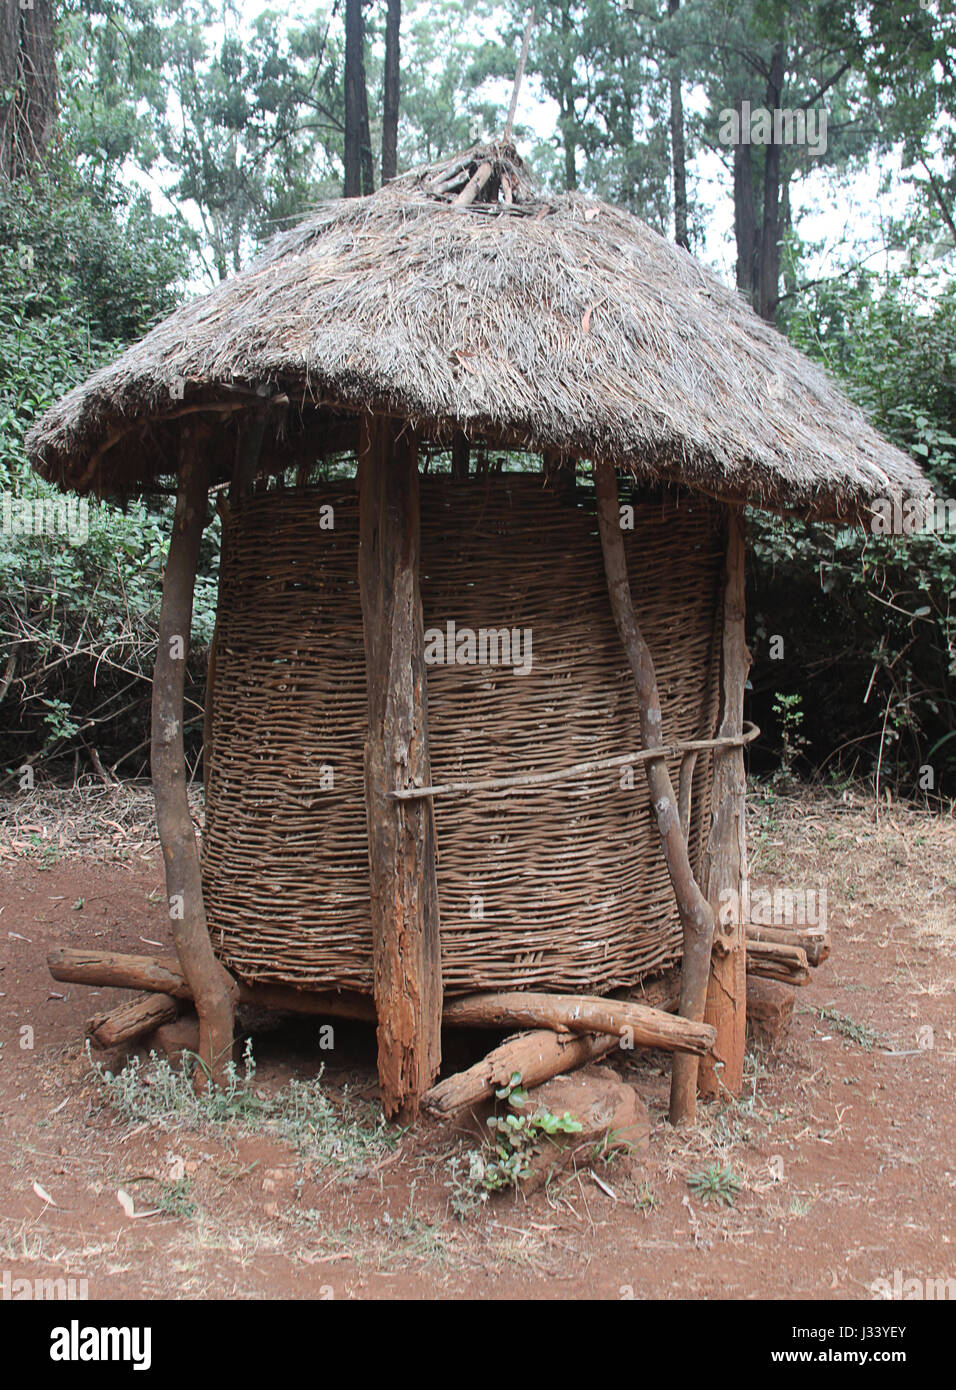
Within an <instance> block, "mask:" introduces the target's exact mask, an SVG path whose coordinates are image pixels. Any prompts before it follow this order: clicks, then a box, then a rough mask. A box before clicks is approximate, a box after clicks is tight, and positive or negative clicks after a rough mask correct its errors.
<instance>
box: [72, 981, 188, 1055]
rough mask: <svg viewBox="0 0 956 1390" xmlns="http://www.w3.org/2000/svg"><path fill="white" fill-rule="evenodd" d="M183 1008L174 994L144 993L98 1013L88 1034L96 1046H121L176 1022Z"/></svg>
mask: <svg viewBox="0 0 956 1390" xmlns="http://www.w3.org/2000/svg"><path fill="white" fill-rule="evenodd" d="M182 1007H183V1005H182V1001H181V1000H179V999H175V998H174V997H173V996H172V995H171V994H144V995H142V996H141V997H140V998H139V999H131V1000H128V1001H127V1002H126V1003H125V1004H120V1005H119V1007H118V1008H115V1009H110V1010H109V1011H108V1012H107V1013H100V1014H94V1015H93V1017H92V1018H91V1019H90V1021H89V1023H88V1024H87V1025H86V1032H87V1036H88V1037H89V1040H90V1042H91V1043H92V1044H93V1046H94V1047H101V1048H107V1047H118V1046H119V1044H120V1043H128V1042H133V1041H134V1040H135V1039H136V1038H141V1037H142V1036H143V1035H144V1034H145V1033H152V1032H153V1031H154V1030H155V1029H156V1028H159V1027H160V1026H161V1025H162V1024H164V1023H172V1021H173V1020H174V1019H176V1018H178V1017H179V1014H180V1011H181V1009H182Z"/></svg>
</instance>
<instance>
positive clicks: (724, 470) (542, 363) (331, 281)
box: [28, 146, 926, 518]
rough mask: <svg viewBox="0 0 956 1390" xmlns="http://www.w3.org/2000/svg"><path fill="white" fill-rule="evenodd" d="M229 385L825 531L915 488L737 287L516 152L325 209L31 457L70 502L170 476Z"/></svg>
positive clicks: (158, 334)
mask: <svg viewBox="0 0 956 1390" xmlns="http://www.w3.org/2000/svg"><path fill="white" fill-rule="evenodd" d="M483 176H484V178H485V181H484V183H483V184H482V186H481V187H480V189H477V192H476V186H477V183H478V182H479V181H480V180H481V179H482V177H483ZM469 195H473V196H472V199H471V201H465V200H466V199H468V197H469ZM237 387H240V388H243V389H248V390H251V391H254V390H259V391H260V393H261V392H263V391H270V390H271V391H281V392H284V393H287V394H288V395H289V396H290V397H291V399H292V402H293V406H294V407H298V408H301V409H303V410H305V409H307V408H309V407H313V408H314V407H319V408H320V409H328V410H330V411H331V410H334V409H339V410H341V409H343V408H344V409H347V410H373V411H381V412H388V413H392V414H397V415H400V416H404V417H408V418H409V419H410V420H411V421H412V422H413V423H414V424H415V425H416V427H418V428H419V429H420V430H421V431H422V433H423V435H424V436H425V437H426V438H431V439H441V438H447V436H448V433H449V432H450V431H451V430H452V429H454V428H464V429H465V430H466V431H467V432H468V433H469V434H470V435H471V436H472V437H474V438H478V437H481V438H484V439H487V440H489V441H492V442H494V443H495V444H498V445H502V446H504V445H511V446H513V447H521V448H526V449H530V450H535V451H538V450H542V451H543V450H554V451H557V452H559V453H560V454H563V455H567V456H574V457H582V458H589V459H598V458H603V459H607V460H610V461H612V462H614V463H615V464H617V465H619V466H621V467H624V468H629V469H630V470H632V471H633V473H634V475H635V476H636V477H638V478H643V479H647V480H649V481H654V480H670V481H677V482H681V483H684V484H685V485H687V486H689V487H692V488H695V489H698V490H700V491H702V492H706V493H709V494H711V495H712V496H716V497H720V498H726V499H732V500H744V499H746V500H749V501H751V502H753V503H755V504H757V505H761V506H765V507H767V508H770V509H772V510H779V511H784V510H796V511H801V512H804V513H806V514H808V515H814V516H818V517H830V518H837V517H841V516H852V515H859V514H860V513H862V512H865V510H866V508H867V505H868V503H869V502H870V501H871V500H872V499H873V498H874V497H877V496H886V495H892V494H903V495H916V494H921V493H923V492H925V490H926V484H925V482H924V480H923V478H922V475H921V474H920V471H919V469H918V468H917V467H916V465H915V464H914V463H913V462H912V461H911V460H910V459H908V458H907V457H906V456H905V455H904V454H903V453H901V452H900V451H899V450H897V449H895V448H893V447H891V446H890V445H889V444H888V443H886V441H885V440H883V439H882V438H881V437H880V436H879V435H878V434H877V433H876V431H875V430H874V429H873V428H872V426H871V425H870V424H869V423H868V422H867V420H866V419H865V417H864V416H863V415H862V414H861V412H860V411H858V410H857V409H855V408H854V407H853V406H851V405H850V404H849V403H848V402H847V400H846V399H845V398H844V396H842V395H841V394H840V392H839V391H838V390H836V389H835V387H834V386H833V385H832V384H831V383H830V381H829V380H828V378H827V377H826V375H825V373H824V372H823V371H822V370H821V369H820V368H819V367H817V366H815V365H813V364H812V363H810V362H809V361H807V360H806V359H805V358H804V357H802V356H801V355H800V354H799V353H798V352H796V351H794V350H793V349H792V348H791V347H790V346H788V344H787V343H786V341H785V340H784V339H783V338H782V337H781V336H780V335H779V334H778V333H777V332H775V331H774V330H773V329H772V328H770V327H769V326H768V325H767V324H765V323H764V322H762V321H761V320H760V319H759V318H758V317H757V316H756V315H755V314H754V313H753V312H752V310H751V309H750V308H749V306H748V305H747V304H745V302H744V301H743V299H742V298H741V297H740V296H739V295H738V294H737V293H736V292H735V291H732V290H729V289H728V288H726V287H725V286H724V285H723V284H721V282H720V281H719V280H718V279H717V278H716V277H715V276H713V275H712V274H710V273H709V272H708V271H707V270H705V269H704V268H703V267H702V266H701V265H700V264H699V263H698V262H697V261H696V260H695V259H694V258H693V257H692V256H690V255H688V254H687V253H685V252H684V251H682V250H680V249H678V248H676V247H674V246H672V245H670V244H669V243H667V242H666V241H664V240H663V239H662V238H661V237H660V236H658V235H656V234H655V233H654V232H652V231H651V230H650V229H649V228H648V227H646V226H645V225H644V224H643V223H641V222H639V221H638V220H637V219H636V218H634V217H632V216H631V215H630V214H628V213H626V212H623V211H621V210H619V209H617V208H614V207H611V206H609V205H608V204H606V203H601V202H598V201H596V200H595V199H593V198H589V197H587V196H583V195H581V194H570V195H566V196H560V197H543V196H541V195H539V194H538V193H537V192H536V191H535V189H534V187H533V185H532V184H531V183H530V182H529V180H528V178H527V175H526V173H525V170H524V169H523V167H522V165H521V163H520V161H519V160H518V159H517V156H516V155H515V153H514V150H513V149H512V148H511V147H510V146H492V147H488V148H486V149H478V148H476V149H474V150H471V151H469V152H468V153H467V154H465V155H463V156H461V157H460V158H458V159H457V160H454V161H451V162H450V163H448V164H446V165H444V166H440V167H433V168H430V169H422V170H417V171H414V172H412V173H409V174H406V175H404V176H403V177H401V178H399V179H397V180H395V181H394V182H393V183H391V184H389V185H388V186H387V187H385V188H383V189H381V190H380V191H379V192H378V193H376V194H374V195H373V196H371V197H368V198H361V199H353V200H348V201H345V200H341V201H336V202H330V203H327V204H325V205H323V206H321V207H319V208H318V209H317V211H316V212H315V213H314V214H313V215H312V216H311V217H309V218H308V219H307V220H306V221H304V222H303V223H302V224H301V225H300V226H298V227H296V228H295V229H294V230H292V231H289V232H286V233H284V234H282V235H280V236H278V237H277V238H276V239H275V240H274V241H273V242H272V243H271V245H270V246H269V248H268V249H267V250H266V252H265V254H264V255H263V256H262V258H261V259H260V260H259V261H258V262H257V263H256V264H255V265H253V266H252V267H251V268H250V269H249V270H246V271H245V272H243V273H241V274H239V275H236V276H235V277H234V278H233V279H231V280H227V281H226V282H224V283H223V284H221V285H219V286H217V288H216V289H214V290H213V291H211V292H210V293H209V294H207V295H205V296H204V297H202V298H199V299H196V300H194V301H193V302H192V303H190V304H187V305H186V306H185V307H183V308H182V309H179V310H178V311H177V312H176V313H174V314H172V315H171V316H170V317H169V318H168V319H167V320H166V321H165V322H164V323H162V324H160V325H159V326H158V327H157V328H155V329H153V331H152V332H150V333H149V334H148V335H147V336H146V337H145V338H144V339H143V340H142V341H141V342H140V343H138V344H136V345H135V346H134V347H132V348H130V349H129V350H128V351H127V352H125V353H124V354H123V355H122V356H121V357H120V358H119V360H118V361H117V362H115V363H114V364H113V365H111V366H109V367H106V368H104V369H102V370H100V371H98V372H96V373H95V374H94V375H93V376H91V377H90V379H89V380H88V381H87V382H86V383H85V384H84V385H83V386H80V387H78V388H77V389H75V390H73V391H71V392H70V393H69V394H68V395H67V396H65V397H64V399H63V400H62V401H60V402H59V404H58V405H56V406H55V407H54V408H53V409H52V410H50V411H49V412H48V413H47V415H46V416H45V417H44V418H43V419H42V420H41V421H40V422H39V424H37V425H36V426H35V427H34V428H33V430H32V431H31V432H30V435H29V436H28V449H29V451H30V455H31V458H32V461H33V462H34V465H35V466H36V467H37V468H38V469H39V470H40V471H41V472H42V473H43V474H44V475H45V476H46V477H47V478H50V479H52V480H54V481H55V482H57V483H59V484H60V485H61V486H63V487H65V488H66V487H74V488H78V489H79V490H81V491H88V490H93V491H97V492H100V493H107V492H111V491H117V490H118V491H134V490H136V488H138V487H143V486H149V485H151V484H152V483H153V482H154V481H155V480H156V478H157V477H159V476H161V475H162V474H168V473H170V472H171V471H172V468H173V463H174V460H175V434H176V431H177V430H178V429H179V427H180V422H181V420H182V419H183V418H184V416H183V411H184V410H186V409H187V408H189V407H191V406H192V407H194V406H196V405H199V404H202V403H206V404H210V403H212V402H214V401H218V402H223V401H225V400H229V399H231V400H232V402H233V403H235V402H236V396H235V395H234V394H233V395H232V396H230V392H233V393H234V392H235V390H236V388H237ZM163 417H167V420H166V423H163ZM169 417H173V418H172V419H171V420H170V419H169ZM187 418H193V419H195V418H196V417H195V416H191V417H187ZM200 418H201V416H200ZM212 418H216V417H215V416H213V417H212ZM220 418H222V417H220Z"/></svg>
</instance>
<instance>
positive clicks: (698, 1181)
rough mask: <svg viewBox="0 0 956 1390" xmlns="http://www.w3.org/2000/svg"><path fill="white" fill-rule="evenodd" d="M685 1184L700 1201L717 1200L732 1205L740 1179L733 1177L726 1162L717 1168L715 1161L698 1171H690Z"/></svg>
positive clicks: (724, 1204) (722, 1203) (723, 1204)
mask: <svg viewBox="0 0 956 1390" xmlns="http://www.w3.org/2000/svg"><path fill="white" fill-rule="evenodd" d="M687 1186H688V1187H689V1188H690V1190H691V1192H693V1194H694V1196H695V1197H696V1198H697V1200H698V1201H700V1202H719V1203H720V1204H721V1205H722V1206H725V1207H732V1206H733V1205H734V1202H736V1200H737V1193H738V1192H739V1191H740V1179H739V1178H736V1177H734V1175H733V1173H732V1172H731V1171H730V1168H729V1167H728V1166H727V1165H726V1164H725V1165H724V1167H723V1168H719V1167H718V1166H717V1164H716V1163H710V1164H708V1166H707V1167H706V1168H702V1169H701V1170H700V1172H699V1173H691V1174H690V1176H689V1177H688V1179H687Z"/></svg>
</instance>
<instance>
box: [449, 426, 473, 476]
mask: <svg viewBox="0 0 956 1390" xmlns="http://www.w3.org/2000/svg"><path fill="white" fill-rule="evenodd" d="M470 460H471V445H470V444H469V442H468V437H467V435H465V434H464V433H463V432H462V431H461V430H455V433H454V436H453V438H452V441H451V476H452V477H453V478H454V480H455V482H458V483H461V482H464V481H465V480H466V479H467V477H468V466H469V463H470Z"/></svg>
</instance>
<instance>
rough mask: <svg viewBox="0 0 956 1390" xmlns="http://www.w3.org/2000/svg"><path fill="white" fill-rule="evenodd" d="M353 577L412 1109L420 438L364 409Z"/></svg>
mask: <svg viewBox="0 0 956 1390" xmlns="http://www.w3.org/2000/svg"><path fill="white" fill-rule="evenodd" d="M358 474H359V588H360V592H361V599H362V618H363V625H364V632H365V667H366V678H367V681H368V710H369V726H368V740H367V742H366V745H365V796H366V813H367V816H368V849H369V869H370V879H371V907H372V946H373V957H374V990H375V1007H376V1013H377V1016H378V1071H379V1082H380V1085H381V1091H382V1105H383V1108H384V1110H385V1113H386V1114H387V1115H389V1116H392V1115H397V1116H398V1117H399V1118H400V1119H402V1120H403V1121H410V1120H412V1119H414V1118H415V1116H416V1115H417V1113H418V1106H419V1100H420V1098H421V1096H422V1095H423V1094H424V1093H425V1091H427V1090H428V1088H429V1086H430V1085H431V1083H432V1081H433V1080H434V1078H435V1076H436V1074H437V1072H438V1068H439V1065H440V1063H441V1012H442V982H441V942H440V935H439V922H438V883H437V878H436V873H435V825H434V812H433V808H432V801H431V798H421V799H416V800H407V801H399V800H395V799H393V798H392V797H391V796H390V795H389V793H390V792H392V791H398V790H401V789H403V788H406V787H409V786H423V785H424V786H427V785H428V784H429V781H430V777H431V767H430V763H429V756H428V704H427V698H426V688H425V643H424V632H423V622H422V604H421V595H420V593H419V587H418V560H419V502H418V449H417V444H416V440H415V437H414V434H413V433H412V431H411V429H410V427H408V426H407V425H404V423H403V422H402V421H397V420H388V419H383V418H381V417H375V418H372V419H369V420H368V421H367V422H366V423H365V424H364V425H363V428H362V436H361V441H360V445H359V464H358Z"/></svg>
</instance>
